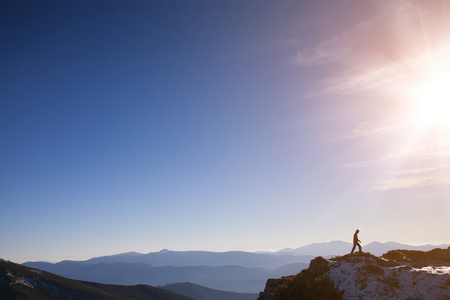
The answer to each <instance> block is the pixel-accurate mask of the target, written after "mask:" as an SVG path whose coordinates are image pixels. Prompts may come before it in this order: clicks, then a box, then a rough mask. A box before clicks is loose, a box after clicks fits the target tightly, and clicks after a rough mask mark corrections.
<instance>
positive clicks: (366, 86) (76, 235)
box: [0, 0, 450, 262]
mask: <svg viewBox="0 0 450 300" xmlns="http://www.w3.org/2000/svg"><path fill="white" fill-rule="evenodd" d="M391 2H392V1H356V0H342V1H284V0H283V1H276V2H275V1H256V0H250V1H222V2H219V1H76V2H69V1H45V2H42V3H36V2H34V1H2V3H1V4H0V140H1V144H0V145H1V147H0V182H1V184H0V204H1V209H0V241H1V242H0V257H1V258H4V259H9V260H12V261H15V262H24V261H32V260H47V261H60V260H63V259H72V260H81V259H88V258H91V257H94V256H101V255H107V254H117V253H122V252H128V251H137V252H142V253H148V252H153V251H159V250H161V249H164V248H168V249H171V250H180V251H181V250H207V251H228V250H245V251H257V250H266V251H273V250H279V249H282V248H286V247H291V248H295V247H300V246H303V245H306V244H310V243H314V242H327V241H332V240H345V241H349V242H351V238H352V235H353V233H354V231H355V229H356V228H359V229H360V231H361V232H360V235H359V237H360V240H361V241H362V243H363V244H367V243H369V242H372V241H380V242H386V241H396V242H400V243H408V244H414V245H419V244H427V243H431V244H441V243H448V242H449V239H450V221H449V213H450V185H449V184H450V123H448V122H446V121H445V120H446V116H450V109H449V108H450V106H446V105H445V104H443V103H444V102H442V101H440V102H435V101H434V99H441V98H444V100H445V101H447V102H448V101H450V92H448V87H447V90H445V86H447V84H446V82H445V83H444V84H441V85H440V86H441V87H440V89H439V90H438V92H435V91H434V92H433V89H432V88H431V87H432V86H433V87H434V86H436V85H437V83H439V82H440V81H439V80H442V79H443V78H447V79H448V78H450V71H449V70H450V1H430V3H426V1H395V2H394V3H391ZM447 75H449V76H447ZM442 86H443V87H442ZM447 92H448V93H447ZM442 96H443V97H442ZM419 98H420V99H419ZM424 99H426V101H424ZM432 103H434V104H432ZM419 104H420V105H419ZM449 119H450V117H449ZM349 250H350V249H349Z"/></svg>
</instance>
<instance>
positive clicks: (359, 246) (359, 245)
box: [358, 243, 362, 253]
mask: <svg viewBox="0 0 450 300" xmlns="http://www.w3.org/2000/svg"><path fill="white" fill-rule="evenodd" d="M358 248H359V252H360V253H361V252H362V249H361V244H360V243H358Z"/></svg>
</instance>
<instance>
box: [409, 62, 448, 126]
mask: <svg viewBox="0 0 450 300" xmlns="http://www.w3.org/2000/svg"><path fill="white" fill-rule="evenodd" d="M413 96H414V99H415V102H416V103H415V104H416V118H417V119H416V121H417V122H419V123H420V125H422V126H432V125H439V126H449V127H450V71H448V72H442V71H435V72H433V73H432V74H430V76H427V78H423V81H422V82H421V84H419V85H418V86H416V87H415V88H414V95H413Z"/></svg>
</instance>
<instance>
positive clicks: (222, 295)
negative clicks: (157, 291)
mask: <svg viewBox="0 0 450 300" xmlns="http://www.w3.org/2000/svg"><path fill="white" fill-rule="evenodd" d="M162 288H163V289H166V290H169V291H172V292H175V293H178V294H181V295H185V296H189V297H192V298H194V299H196V300H230V299H233V300H255V299H256V298H258V294H257V293H254V294H252V293H235V292H226V291H219V290H214V289H210V288H207V287H204V286H201V285H197V284H193V283H189V282H185V283H174V284H169V285H166V286H163V287H162Z"/></svg>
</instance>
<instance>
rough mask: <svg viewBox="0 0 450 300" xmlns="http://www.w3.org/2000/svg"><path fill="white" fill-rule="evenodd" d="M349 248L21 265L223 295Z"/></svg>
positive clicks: (377, 246) (381, 246) (377, 249)
mask: <svg viewBox="0 0 450 300" xmlns="http://www.w3.org/2000/svg"><path fill="white" fill-rule="evenodd" d="M448 246H449V245H437V246H436V245H434V246H433V245H424V246H411V245H405V244H399V243H394V242H388V243H379V242H373V243H370V244H367V245H365V246H363V251H365V252H371V253H373V254H375V255H381V254H382V253H385V252H387V251H389V250H395V249H405V250H422V251H427V250H431V249H433V248H447V247H448ZM351 247H352V244H351V243H347V242H342V241H333V242H329V243H316V244H311V245H308V246H304V247H300V248H296V249H283V250H280V251H277V252H264V253H254V252H243V251H230V252H208V251H170V250H161V251H159V252H151V253H148V254H141V253H136V252H128V253H122V254H117V255H111V256H102V257H96V258H92V259H89V260H86V261H62V262H59V263H47V262H26V263H24V265H25V266H28V267H32V268H35V269H40V270H44V271H47V272H52V273H54V274H58V275H60V276H64V277H67V278H71V279H77V280H84V281H93V282H99V283H105V284H122V285H135V284H148V285H152V286H164V285H169V284H174V283H180V282H190V283H193V284H197V285H201V286H204V287H207V288H211V289H217V290H222V291H230V292H239V293H257V292H258V291H260V290H261V289H262V288H263V287H264V284H265V282H266V280H267V279H268V278H277V277H281V276H288V275H294V274H297V273H298V272H300V271H301V270H302V269H305V268H306V267H307V266H308V263H309V261H311V259H313V258H314V257H315V256H324V257H328V258H330V257H333V256H336V255H343V254H346V253H348V252H350V250H351Z"/></svg>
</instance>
